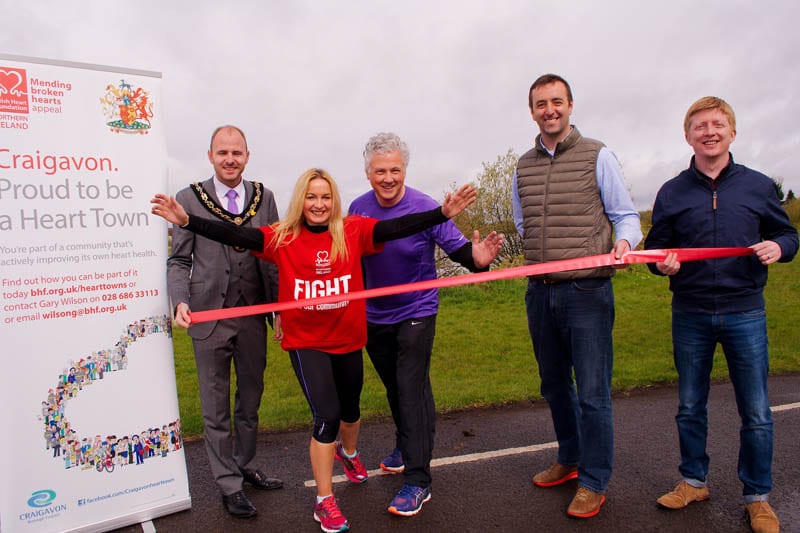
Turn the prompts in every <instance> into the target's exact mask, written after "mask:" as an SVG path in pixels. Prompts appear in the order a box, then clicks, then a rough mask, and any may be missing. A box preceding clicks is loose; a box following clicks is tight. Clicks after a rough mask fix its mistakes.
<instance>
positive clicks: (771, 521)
mask: <svg viewBox="0 0 800 533" xmlns="http://www.w3.org/2000/svg"><path fill="white" fill-rule="evenodd" d="M746 507H747V515H748V516H749V517H750V529H752V530H753V531H754V532H755V533H778V532H779V531H780V530H781V523H780V522H779V521H778V517H777V515H776V514H775V512H774V511H773V510H772V507H770V506H769V504H768V503H767V502H753V503H748V504H747V505H746Z"/></svg>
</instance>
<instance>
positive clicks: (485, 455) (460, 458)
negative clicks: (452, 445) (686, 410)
mask: <svg viewBox="0 0 800 533" xmlns="http://www.w3.org/2000/svg"><path fill="white" fill-rule="evenodd" d="M557 447H558V443H557V442H555V441H553V442H546V443H544V444H534V445H532V446H522V447H520V448H506V449H504V450H493V451H488V452H481V453H468V454H466V455H455V456H453V457H440V458H438V459H434V460H432V461H431V468H435V467H437V466H448V465H456V464H460V463H471V462H474V461H483V460H485V459H494V458H497V457H505V456H507V455H518V454H521V453H533V452H538V451H541V450H548V449H550V448H557ZM367 474H368V475H369V477H374V476H390V475H393V474H391V473H389V472H384V471H383V470H381V469H380V468H376V469H374V470H369V471H367ZM345 481H347V476H345V475H344V474H342V475H338V476H333V482H334V483H342V482H345ZM303 484H304V485H305V486H306V487H316V486H317V483H316V482H315V481H314V480H313V479H309V480H308V481H306V482H305V483H303Z"/></svg>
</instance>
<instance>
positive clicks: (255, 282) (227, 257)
mask: <svg viewBox="0 0 800 533" xmlns="http://www.w3.org/2000/svg"><path fill="white" fill-rule="evenodd" d="M202 185H203V189H205V191H206V193H207V194H208V196H209V197H210V198H212V199H213V200H214V202H216V203H217V205H221V204H220V201H219V199H218V198H217V195H216V192H215V191H214V183H213V178H211V179H208V180H206V181H204V182H203V183H202ZM244 186H245V193H246V195H245V204H244V205H245V209H247V207H248V206H249V205H250V204H251V203H252V200H253V195H254V191H255V189H254V187H253V184H252V182H249V181H247V180H244ZM261 189H262V195H263V199H262V201H261V204H260V206H259V208H258V209H257V211H256V214H255V216H253V217H251V218H250V219H249V220H248V221H246V222H245V223H244V224H243V225H244V226H252V227H259V226H268V225H270V224H272V223H274V222H277V221H278V208H277V206H276V204H275V197H274V195H273V194H272V191H270V190H269V189H267V188H265V187H262V188H261ZM175 199H176V200H177V201H178V203H179V204H181V206H183V208H184V209H185V210H186V212H187V213H189V215H190V216H197V217H203V218H210V219H217V220H218V218H217V217H216V216H215V215H214V214H212V213H211V212H209V210H208V209H207V208H206V207H205V206H204V205H203V203H201V201H200V200H199V199H198V198H197V195H196V194H195V192H194V191H193V190H192V188H191V187H187V188H185V189H182V190H181V191H179V192H178V194H177V195H176V196H175ZM226 212H227V211H226ZM232 272H238V273H239V275H241V278H239V279H237V282H238V283H240V285H241V289H242V297H243V298H244V303H245V304H246V305H256V304H263V303H272V302H276V301H277V300H278V269H277V267H276V266H275V265H274V264H272V263H268V262H266V261H261V260H260V259H257V258H255V257H253V255H252V254H250V252H249V251H244V252H237V251H235V250H234V249H233V248H232V247H230V246H226V245H223V244H220V243H218V242H215V241H212V240H209V239H206V238H205V237H201V236H199V235H195V234H194V233H192V232H191V231H188V230H185V229H183V228H180V227H177V226H173V228H172V254H171V255H170V256H169V258H168V259H167V288H168V291H169V297H170V300H171V301H172V308H173V309H174V308H175V306H177V305H178V304H179V303H181V302H185V303H187V304H188V305H189V309H191V310H192V311H204V310H208V309H219V308H221V307H223V304H224V303H225V299H226V296H227V294H228V286H229V283H230V281H231V278H230V275H231V273H232ZM216 324H217V322H203V323H200V324H196V325H192V326H191V327H189V330H188V333H189V335H190V336H191V337H192V338H194V339H198V340H201V339H205V338H207V337H208V336H209V335H211V332H212V331H214V327H215V326H216Z"/></svg>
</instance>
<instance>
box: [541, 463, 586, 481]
mask: <svg viewBox="0 0 800 533" xmlns="http://www.w3.org/2000/svg"><path fill="white" fill-rule="evenodd" d="M577 477H578V467H577V466H564V465H562V464H561V463H559V462H558V461H556V462H555V463H553V464H552V465H550V468H548V469H547V470H542V471H541V472H539V473H538V474H536V475H535V476H533V484H534V485H536V486H537V487H555V486H556V485H561V484H562V483H566V482H567V481H569V480H570V479H575V478H577Z"/></svg>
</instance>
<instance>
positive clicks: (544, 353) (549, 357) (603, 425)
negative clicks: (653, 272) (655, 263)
mask: <svg viewBox="0 0 800 533" xmlns="http://www.w3.org/2000/svg"><path fill="white" fill-rule="evenodd" d="M525 305H526V308H527V312H528V329H529V331H530V334H531V340H532V341H533V351H534V353H535V355H536V362H537V363H538V366H539V377H540V378H541V381H542V386H541V392H542V396H543V397H544V399H545V400H547V403H548V405H549V406H550V413H551V415H552V418H553V426H554V429H555V432H556V438H557V439H558V462H559V463H561V464H563V465H567V466H573V465H577V467H578V483H579V484H580V485H581V486H583V487H585V488H587V489H589V490H591V491H593V492H600V493H601V492H604V491H605V489H606V486H607V485H608V482H609V480H610V479H611V469H612V466H613V460H614V421H613V418H612V412H611V371H612V366H613V359H614V355H613V343H612V336H611V335H612V329H613V327H614V292H613V289H612V287H611V280H610V279H608V278H591V279H579V280H574V281H565V282H561V283H554V284H546V283H543V282H540V281H529V282H528V290H527V292H526V293H525ZM573 373H574V381H573ZM576 386H577V390H576Z"/></svg>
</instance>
